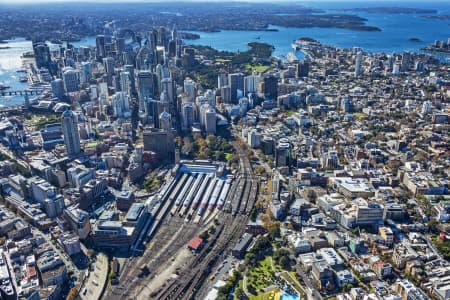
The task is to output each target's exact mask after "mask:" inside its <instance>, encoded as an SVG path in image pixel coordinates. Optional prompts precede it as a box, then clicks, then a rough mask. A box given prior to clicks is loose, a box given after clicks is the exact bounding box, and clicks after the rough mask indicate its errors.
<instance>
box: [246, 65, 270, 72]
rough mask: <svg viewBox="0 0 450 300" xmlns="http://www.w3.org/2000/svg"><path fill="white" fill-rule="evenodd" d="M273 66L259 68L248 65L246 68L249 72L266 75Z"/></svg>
mask: <svg viewBox="0 0 450 300" xmlns="http://www.w3.org/2000/svg"><path fill="white" fill-rule="evenodd" d="M271 67H272V66H257V65H252V64H246V65H245V68H246V69H247V70H249V71H256V72H259V73H264V72H266V71H267V70H269V69H270V68H271Z"/></svg>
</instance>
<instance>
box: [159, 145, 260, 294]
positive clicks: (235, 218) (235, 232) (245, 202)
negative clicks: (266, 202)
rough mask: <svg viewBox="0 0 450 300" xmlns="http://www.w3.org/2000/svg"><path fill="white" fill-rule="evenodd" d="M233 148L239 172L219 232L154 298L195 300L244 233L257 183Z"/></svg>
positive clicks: (240, 150)
mask: <svg viewBox="0 0 450 300" xmlns="http://www.w3.org/2000/svg"><path fill="white" fill-rule="evenodd" d="M235 148H236V150H237V153H238V155H239V158H240V168H241V171H240V172H239V174H238V175H237V177H236V180H235V181H234V182H233V185H232V187H231V189H230V193H229V195H228V201H226V202H225V204H224V207H223V210H222V213H221V214H220V218H219V219H221V220H223V222H222V224H221V226H220V229H219V230H217V231H216V233H215V235H214V237H211V238H210V239H211V240H210V241H209V242H208V243H207V244H206V245H205V247H204V248H203V250H202V251H201V252H200V253H199V254H198V255H197V256H196V257H195V259H194V260H193V261H192V262H191V263H190V264H189V266H188V267H186V268H185V270H184V271H182V272H181V273H180V274H179V276H178V277H177V278H176V279H174V280H172V281H170V282H169V283H168V284H167V285H166V286H165V287H164V288H163V289H162V290H160V291H159V292H158V293H157V294H155V295H154V297H153V299H158V300H159V299H161V300H176V299H180V300H181V299H195V297H196V295H197V293H199V292H200V291H201V289H202V287H203V283H204V280H205V278H206V277H207V276H208V274H209V273H210V272H211V269H212V268H213V267H214V266H215V265H216V263H217V260H218V259H219V258H220V257H221V256H222V255H223V254H226V253H227V252H229V251H231V249H232V247H233V246H234V245H235V244H236V243H237V242H238V241H239V239H240V237H241V236H242V234H243V232H244V231H245V227H246V224H247V222H248V216H249V215H250V211H251V210H252V208H253V206H254V203H255V201H256V194H257V190H258V182H257V181H256V179H254V178H253V175H252V169H251V165H250V162H249V161H248V158H247V157H246V155H245V153H243V151H242V149H241V148H240V147H239V146H238V145H237V146H236V145H235Z"/></svg>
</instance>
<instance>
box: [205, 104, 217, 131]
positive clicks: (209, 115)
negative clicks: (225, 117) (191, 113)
mask: <svg viewBox="0 0 450 300" xmlns="http://www.w3.org/2000/svg"><path fill="white" fill-rule="evenodd" d="M216 122H217V117H216V110H215V109H214V108H212V107H210V108H209V109H208V110H207V111H206V112H205V131H206V133H207V134H215V133H216Z"/></svg>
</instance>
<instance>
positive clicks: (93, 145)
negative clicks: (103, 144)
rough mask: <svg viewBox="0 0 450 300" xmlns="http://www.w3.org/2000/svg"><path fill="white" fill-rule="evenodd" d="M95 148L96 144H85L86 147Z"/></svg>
mask: <svg viewBox="0 0 450 300" xmlns="http://www.w3.org/2000/svg"><path fill="white" fill-rule="evenodd" d="M95 146H97V142H89V143H87V144H86V147H95Z"/></svg>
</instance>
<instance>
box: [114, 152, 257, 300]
mask: <svg viewBox="0 0 450 300" xmlns="http://www.w3.org/2000/svg"><path fill="white" fill-rule="evenodd" d="M233 146H234V147H235V149H236V153H237V154H238V157H239V168H238V171H237V173H236V174H235V175H234V176H230V175H228V176H225V175H222V174H218V173H217V168H216V167H214V168H211V167H210V166H206V165H205V166H199V165H193V164H191V165H190V164H185V165H183V168H180V170H178V172H176V174H175V175H174V176H173V179H172V180H171V181H170V182H168V183H167V185H166V186H165V187H163V188H162V189H161V191H160V193H159V194H158V195H157V197H158V199H156V200H157V202H156V203H157V204H156V205H154V207H153V209H152V211H151V216H152V217H151V218H152V220H151V224H150V226H149V228H148V230H146V232H145V236H143V238H142V240H139V241H138V243H137V244H136V245H135V247H134V249H133V256H131V257H130V258H129V259H127V260H126V262H125V264H124V267H123V271H122V272H121V274H120V276H119V283H118V285H115V286H111V288H110V289H109V290H108V292H107V294H106V295H105V296H106V297H107V299H123V298H127V297H128V298H130V297H131V298H133V299H149V298H151V299H192V298H197V297H198V296H199V295H201V294H202V293H204V292H205V291H204V288H205V287H204V281H205V279H206V278H207V277H208V275H209V274H210V273H211V271H212V270H213V268H214V267H215V266H216V265H217V264H218V263H219V262H220V260H219V259H220V258H223V257H224V256H225V255H228V254H229V253H230V252H231V249H232V248H233V247H234V245H235V244H236V243H237V242H238V240H239V239H240V237H241V236H242V234H243V232H244V231H245V227H246V224H247V222H248V219H249V215H250V212H251V210H252V208H253V205H254V203H255V201H256V195H257V190H258V181H257V180H256V179H255V178H254V177H253V175H252V169H251V165H250V162H249V160H248V158H247V156H246V154H245V153H244V151H243V150H242V149H241V147H240V146H239V145H238V144H237V143H234V145H233ZM211 226H214V228H215V230H214V231H213V232H210V234H209V237H208V238H207V239H206V241H205V242H204V245H203V247H202V248H201V250H199V251H198V252H197V253H196V254H194V253H192V252H190V251H188V250H187V244H188V243H189V241H190V240H191V239H193V238H194V237H196V236H198V235H199V234H201V233H203V232H205V231H206V230H208V228H210V227H211Z"/></svg>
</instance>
